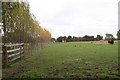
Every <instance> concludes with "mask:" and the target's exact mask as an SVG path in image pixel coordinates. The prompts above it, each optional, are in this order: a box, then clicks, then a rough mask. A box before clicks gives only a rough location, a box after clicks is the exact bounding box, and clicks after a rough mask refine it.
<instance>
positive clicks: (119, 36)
mask: <svg viewBox="0 0 120 80" xmlns="http://www.w3.org/2000/svg"><path fill="white" fill-rule="evenodd" d="M117 37H118V40H120V30H119V31H118V32H117Z"/></svg>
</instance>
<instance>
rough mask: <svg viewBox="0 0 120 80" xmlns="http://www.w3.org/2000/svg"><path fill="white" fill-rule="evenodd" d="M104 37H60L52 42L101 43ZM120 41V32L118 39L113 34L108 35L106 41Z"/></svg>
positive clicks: (119, 31) (119, 32)
mask: <svg viewBox="0 0 120 80" xmlns="http://www.w3.org/2000/svg"><path fill="white" fill-rule="evenodd" d="M102 39H103V36H101V35H97V37H94V36H89V35H85V36H83V37H76V36H68V37H67V36H60V37H58V38H57V39H55V38H52V39H51V41H57V42H62V40H66V41H67V42H75V41H99V40H102ZM111 39H112V40H120V30H118V32H117V38H115V37H114V36H113V35H112V34H108V33H107V34H106V37H105V40H111Z"/></svg>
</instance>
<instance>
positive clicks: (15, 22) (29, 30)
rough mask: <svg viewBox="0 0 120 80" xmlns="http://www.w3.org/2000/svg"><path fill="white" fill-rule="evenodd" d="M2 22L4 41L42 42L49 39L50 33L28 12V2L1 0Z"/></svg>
mask: <svg viewBox="0 0 120 80" xmlns="http://www.w3.org/2000/svg"><path fill="white" fill-rule="evenodd" d="M2 23H3V32H4V34H3V35H2V41H3V42H4V43H42V42H48V41H50V40H51V33H50V32H49V31H48V30H46V29H43V28H42V27H41V26H40V23H39V22H38V21H37V20H36V18H35V16H34V15H33V14H31V13H30V7H29V3H28V2H2Z"/></svg>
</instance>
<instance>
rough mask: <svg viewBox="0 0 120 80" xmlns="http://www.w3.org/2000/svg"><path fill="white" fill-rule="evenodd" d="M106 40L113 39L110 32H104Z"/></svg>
mask: <svg viewBox="0 0 120 80" xmlns="http://www.w3.org/2000/svg"><path fill="white" fill-rule="evenodd" d="M105 39H106V40H111V39H114V37H113V35H112V34H108V33H107V34H106V37H105Z"/></svg>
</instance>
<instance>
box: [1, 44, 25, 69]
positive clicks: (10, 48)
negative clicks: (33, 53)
mask: <svg viewBox="0 0 120 80" xmlns="http://www.w3.org/2000/svg"><path fill="white" fill-rule="evenodd" d="M2 51H3V53H2V59H3V60H2V63H3V68H5V67H7V66H8V65H10V63H11V62H13V61H16V60H17V59H22V57H23V56H24V54H23V53H24V43H21V44H9V45H3V46H2Z"/></svg>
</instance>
